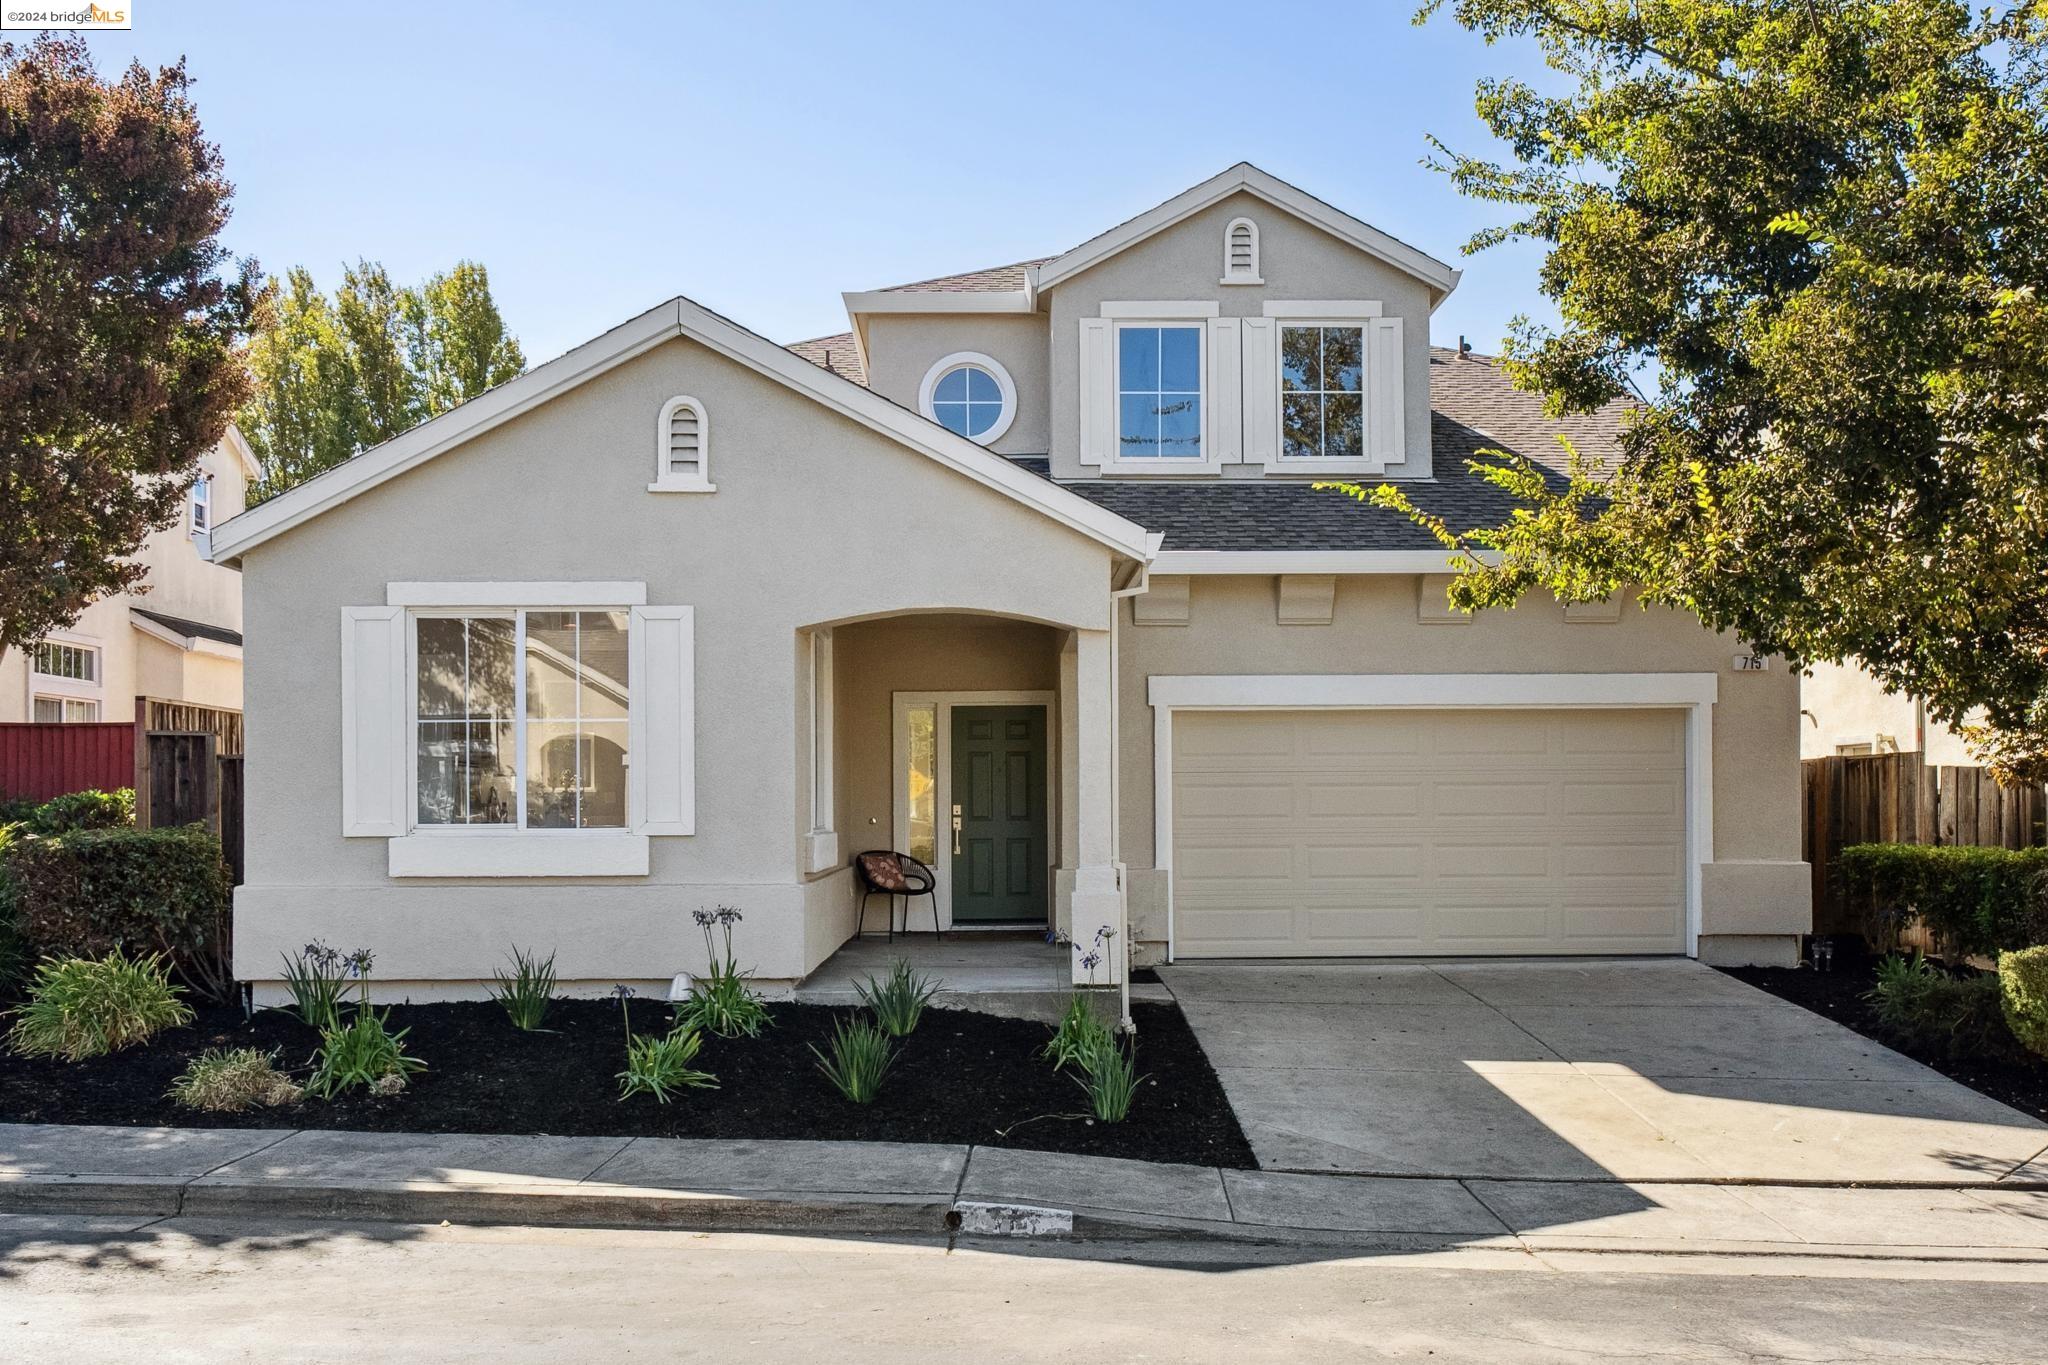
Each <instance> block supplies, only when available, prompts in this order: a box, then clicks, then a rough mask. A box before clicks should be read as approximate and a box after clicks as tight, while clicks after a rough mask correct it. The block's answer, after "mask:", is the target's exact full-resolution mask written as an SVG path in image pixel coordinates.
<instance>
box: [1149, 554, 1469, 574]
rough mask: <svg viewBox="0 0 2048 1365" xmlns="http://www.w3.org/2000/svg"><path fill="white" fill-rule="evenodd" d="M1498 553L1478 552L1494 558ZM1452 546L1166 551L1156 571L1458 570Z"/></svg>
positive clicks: (1411, 572)
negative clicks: (1381, 548) (1448, 548)
mask: <svg viewBox="0 0 2048 1365" xmlns="http://www.w3.org/2000/svg"><path fill="white" fill-rule="evenodd" d="M1496 557H1497V556H1495V555H1493V554H1492V553H1491V552H1489V551H1480V552H1478V553H1476V554H1474V555H1473V556H1472V558H1474V559H1476V560H1478V561H1479V562H1480V563H1482V564H1483V563H1489V562H1491V561H1492V560H1493V559H1495V558H1496ZM1453 558H1454V556H1453V555H1452V554H1451V552H1450V551H1448V550H1162V551H1160V552H1159V555H1158V556H1157V557H1156V558H1155V559H1154V560H1153V561H1152V572H1153V573H1155V574H1292V573H1333V574H1419V573H1455V572H1457V570H1456V569H1454V568H1453V567H1452V565H1451V560H1452V559H1453Z"/></svg>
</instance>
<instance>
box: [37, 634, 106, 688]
mask: <svg viewBox="0 0 2048 1365" xmlns="http://www.w3.org/2000/svg"><path fill="white" fill-rule="evenodd" d="M36 672H38V673H40V674H42V675H43V676H44V677H46V678H70V679H72V680H73V681H75V682H94V681H96V680H97V678H98V675H99V651H98V650H96V649H88V648H86V647H85V646H83V645H62V644H58V643H57V642H56V641H54V640H42V641H39V642H38V643H37V644H36Z"/></svg>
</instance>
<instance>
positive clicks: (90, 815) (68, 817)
mask: <svg viewBox="0 0 2048 1365" xmlns="http://www.w3.org/2000/svg"><path fill="white" fill-rule="evenodd" d="M134 823H135V793H134V792H133V791H132V790H130V789H129V788H127V787H122V788H121V789H120V790H118V791H110V792H103V791H83V792H70V793H68V794H66V795H64V796H53V797H51V798H50V799H49V800H47V801H41V802H37V801H10V802H8V803H6V805H5V806H4V807H0V826H4V825H10V824H11V825H14V826H16V827H17V828H18V829H19V830H20V831H21V832H23V833H27V834H63V833H66V832H68V831H70V830H74V829H119V828H122V827H124V826H130V825H133V824H134Z"/></svg>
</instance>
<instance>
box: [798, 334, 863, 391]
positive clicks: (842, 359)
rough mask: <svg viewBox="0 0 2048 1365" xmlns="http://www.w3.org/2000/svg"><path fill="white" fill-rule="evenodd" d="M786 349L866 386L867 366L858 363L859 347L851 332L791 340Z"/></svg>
mask: <svg viewBox="0 0 2048 1365" xmlns="http://www.w3.org/2000/svg"><path fill="white" fill-rule="evenodd" d="M788 349H789V350H791V351H793V352H795V353H796V354H797V355H800V356H802V357H803V358H804V359H805V360H808V361H810V362H811V363H812V364H813V365H822V366H824V367H825V368H826V369H828V370H830V371H832V373H834V374H836V375H838V376H840V377H841V378H842V379H851V380H852V381H853V382H854V383H856V384H858V385H860V386H861V387H862V388H866V387H867V383H868V372H867V368H866V367H865V366H863V365H862V364H861V363H860V348H859V347H858V346H856V345H855V344H854V340H853V333H851V332H836V333H834V334H833V335H831V336H828V337H812V338H811V339H810V340H809V341H792V342H790V343H789V346H788Z"/></svg>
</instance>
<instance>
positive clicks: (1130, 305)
mask: <svg viewBox="0 0 2048 1365" xmlns="http://www.w3.org/2000/svg"><path fill="white" fill-rule="evenodd" d="M1222 315H1223V305H1222V304H1220V303H1218V302H1216V300H1214V299H1117V300H1111V301H1109V302H1106V303H1104V304H1103V305H1102V308H1101V311H1100V312H1099V313H1098V314H1097V316H1098V317H1105V318H1119V319H1127V320H1129V321H1131V322H1152V323H1159V322H1187V321H1188V320H1190V319H1192V318H1214V317H1221V316H1222Z"/></svg>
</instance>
